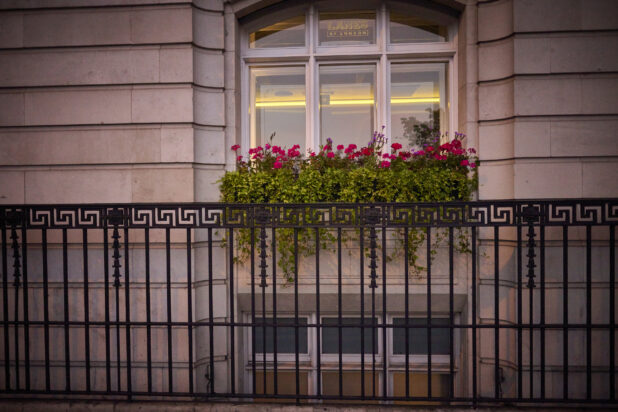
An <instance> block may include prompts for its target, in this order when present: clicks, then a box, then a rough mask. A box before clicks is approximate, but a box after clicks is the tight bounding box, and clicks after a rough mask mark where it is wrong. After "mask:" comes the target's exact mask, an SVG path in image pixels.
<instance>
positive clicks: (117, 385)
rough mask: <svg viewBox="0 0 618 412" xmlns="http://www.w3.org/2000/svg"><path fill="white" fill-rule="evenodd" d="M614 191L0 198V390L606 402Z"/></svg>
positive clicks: (611, 368) (611, 382)
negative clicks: (319, 200)
mask: <svg viewBox="0 0 618 412" xmlns="http://www.w3.org/2000/svg"><path fill="white" fill-rule="evenodd" d="M616 223H618V200H617V199H590V200H544V201H536V200H535V201H489V202H461V203H414V204H400V203H397V204H311V205H307V204H303V205H290V204H259V205H238V204H218V203H217V204H198V203H192V204H118V205H111V204H102V205H93V204H87V205H86V204H84V205H16V206H1V207H0V224H1V226H2V227H1V236H2V239H1V241H2V274H3V275H2V293H1V298H2V334H1V339H2V348H3V349H0V352H1V353H2V361H1V362H0V364H1V366H0V367H1V368H2V369H4V373H3V374H0V388H1V389H0V394H1V396H2V397H5V398H6V397H23V396H33V395H38V396H41V397H67V396H68V397H71V398H77V397H87V398H123V399H126V398H129V399H140V398H147V399H169V398H174V399H191V400H196V399H209V400H246V401H251V400H253V401H291V402H331V401H342V400H345V401H348V402H355V401H362V402H368V401H375V402H378V403H409V402H417V403H425V404H427V403H443V404H451V405H453V404H465V405H468V404H474V405H476V404H478V403H494V404H495V403H516V404H528V403H539V404H540V403H560V404H564V403H568V404H579V403H586V404H598V405H602V404H607V403H615V402H616V305H615V292H616V283H615V267H616V264H615V263H616V242H615V229H616Z"/></svg>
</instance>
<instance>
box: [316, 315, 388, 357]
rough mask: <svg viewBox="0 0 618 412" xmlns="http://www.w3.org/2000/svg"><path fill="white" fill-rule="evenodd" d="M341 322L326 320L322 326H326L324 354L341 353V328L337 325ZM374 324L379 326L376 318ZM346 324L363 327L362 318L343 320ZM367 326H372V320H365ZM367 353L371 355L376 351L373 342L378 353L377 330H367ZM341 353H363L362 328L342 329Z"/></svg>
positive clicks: (324, 330) (324, 329) (323, 345)
mask: <svg viewBox="0 0 618 412" xmlns="http://www.w3.org/2000/svg"><path fill="white" fill-rule="evenodd" d="M338 322H339V318H324V319H322V324H323V325H325V327H324V328H322V353H326V354H328V353H339V328H337V327H336V326H328V325H336V324H337V323H338ZM373 322H374V323H373V324H374V325H377V324H378V321H377V319H376V318H374V319H373ZM342 323H344V324H357V325H361V318H342ZM365 325H367V326H371V318H370V317H366V318H365ZM364 342H365V348H364V349H365V353H367V354H370V353H372V351H373V350H374V348H373V342H375V343H376V348H375V353H378V348H377V346H378V335H377V329H373V339H372V328H365V339H364ZM341 351H342V353H353V354H360V353H361V328H353V327H345V328H344V327H342V328H341Z"/></svg>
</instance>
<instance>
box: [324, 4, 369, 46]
mask: <svg viewBox="0 0 618 412" xmlns="http://www.w3.org/2000/svg"><path fill="white" fill-rule="evenodd" d="M319 26H320V27H319V32H320V34H319V36H320V45H321V46H324V45H344V44H374V43H375V39H376V35H375V27H376V13H375V11H345V12H322V13H320V23H319Z"/></svg>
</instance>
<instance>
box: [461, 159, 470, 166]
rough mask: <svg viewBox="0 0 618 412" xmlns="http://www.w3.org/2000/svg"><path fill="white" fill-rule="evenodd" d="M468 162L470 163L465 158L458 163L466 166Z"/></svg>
mask: <svg viewBox="0 0 618 412" xmlns="http://www.w3.org/2000/svg"><path fill="white" fill-rule="evenodd" d="M469 163H470V162H468V161H467V160H462V161H461V163H460V164H461V165H462V166H468V164H469Z"/></svg>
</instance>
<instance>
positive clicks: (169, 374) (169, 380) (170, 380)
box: [165, 227, 174, 393]
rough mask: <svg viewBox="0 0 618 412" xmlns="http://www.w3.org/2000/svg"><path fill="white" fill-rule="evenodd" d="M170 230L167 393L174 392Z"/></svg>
mask: <svg viewBox="0 0 618 412" xmlns="http://www.w3.org/2000/svg"><path fill="white" fill-rule="evenodd" d="M170 241H171V240H170V228H169V227H166V228H165V282H166V299H167V305H166V308H167V322H168V323H167V385H168V391H169V392H170V393H171V392H174V377H173V363H172V356H173V355H172V324H171V322H172V263H171V256H170V255H171V250H170V247H171V246H170Z"/></svg>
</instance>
